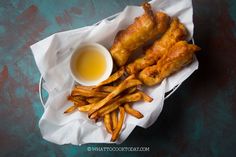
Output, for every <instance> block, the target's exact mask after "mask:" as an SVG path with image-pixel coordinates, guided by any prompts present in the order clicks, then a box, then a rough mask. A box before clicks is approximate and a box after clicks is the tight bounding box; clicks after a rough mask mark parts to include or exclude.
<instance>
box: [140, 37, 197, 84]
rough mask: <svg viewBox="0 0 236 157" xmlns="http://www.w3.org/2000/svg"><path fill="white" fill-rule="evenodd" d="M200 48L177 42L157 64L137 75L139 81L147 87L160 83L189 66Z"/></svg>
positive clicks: (184, 42)
mask: <svg viewBox="0 0 236 157" xmlns="http://www.w3.org/2000/svg"><path fill="white" fill-rule="evenodd" d="M199 50H200V48H199V47H198V46H196V45H193V44H188V43H187V42H186V41H179V42H177V43H176V44H175V45H174V46H172V47H171V48H170V49H169V51H168V52H167V53H165V54H164V55H163V57H162V58H161V59H160V60H159V61H158V62H157V64H156V65H153V66H149V67H147V68H145V69H144V70H142V71H141V72H140V73H139V79H140V80H141V81H142V82H143V83H144V84H145V85H148V86H153V85H156V84H159V83H161V81H162V80H163V79H165V78H166V77H168V76H170V75H171V74H172V73H174V72H176V71H178V70H180V69H181V68H183V67H184V66H185V65H187V64H189V63H190V62H191V61H192V59H193V56H194V53H195V52H196V51H199Z"/></svg>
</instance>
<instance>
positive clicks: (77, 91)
mask: <svg viewBox="0 0 236 157" xmlns="http://www.w3.org/2000/svg"><path fill="white" fill-rule="evenodd" d="M71 95H74V96H76V95H80V96H84V97H94V96H96V97H101V98H104V97H106V96H107V95H108V93H106V92H99V91H94V90H89V89H83V88H74V90H73V91H72V94H71Z"/></svg>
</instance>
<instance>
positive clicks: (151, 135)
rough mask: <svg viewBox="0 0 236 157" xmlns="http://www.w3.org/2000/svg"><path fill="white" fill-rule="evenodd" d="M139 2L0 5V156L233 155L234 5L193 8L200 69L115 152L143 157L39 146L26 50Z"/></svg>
mask: <svg viewBox="0 0 236 157" xmlns="http://www.w3.org/2000/svg"><path fill="white" fill-rule="evenodd" d="M141 2H142V0H132V1H131V0H114V1H112V0H89V1H87V0H71V1H68V2H66V1H63V0H51V1H38V0H1V1H0V116H1V118H0V156H14V157H15V156H22V157H23V156H34V157H43V156H50V157H53V156H61V157H64V156H84V157H86V156H101V155H104V156H120V155H124V154H125V155H126V156H144V155H146V156H162V157H164V156H168V157H169V156H175V157H178V156H181V157H182V156H186V157H187V156H191V157H195V156H196V157H199V156H201V157H204V156H207V157H210V156H213V157H220V156H225V157H231V156H232V157H233V156H235V155H236V149H235V146H236V91H235V90H236V71H235V70H236V25H235V24H236V2H235V1H234V0H230V1H226V0H215V1H212V0H193V8H194V23H195V34H194V38H195V42H196V43H197V44H198V45H199V46H200V47H202V51H201V52H200V53H199V54H198V55H197V56H198V59H199V61H200V67H199V70H198V71H197V72H195V73H194V74H193V75H192V76H191V77H190V78H189V79H188V80H187V81H186V82H185V83H184V84H183V85H182V86H181V87H180V88H179V89H178V90H177V92H176V93H175V94H173V95H172V96H171V97H170V98H169V99H168V100H167V101H166V102H165V106H164V109H163V111H162V113H161V115H160V117H159V118H158V120H157V121H156V123H155V124H154V125H153V126H151V127H150V128H148V129H142V128H136V129H135V130H134V132H133V133H132V134H131V135H130V136H129V137H128V139H127V140H126V141H125V142H124V143H123V144H121V145H120V146H130V147H135V146H143V147H149V149H150V151H149V152H89V151H87V148H88V147H91V146H93V147H95V146H99V147H103V146H114V147H115V146H116V145H104V144H87V145H84V146H80V147H79V146H72V145H63V146H59V145H56V144H53V143H50V142H47V141H45V140H44V139H42V137H41V134H40V131H39V128H38V121H39V119H40V117H41V115H42V113H43V108H42V106H41V104H40V101H39V96H38V81H39V77H40V74H39V71H38V69H37V67H36V64H35V62H34V59H33V55H32V53H31V50H30V49H29V46H30V45H31V44H33V43H35V42H37V41H39V40H41V39H43V38H45V37H47V36H49V35H51V34H53V33H55V32H58V31H64V30H70V29H75V28H79V27H83V26H87V25H91V24H93V23H95V22H97V21H99V20H101V19H103V18H105V17H107V16H110V15H112V14H114V13H117V12H119V11H121V10H122V9H123V8H124V7H125V6H126V5H130V4H134V5H138V4H140V3H141Z"/></svg>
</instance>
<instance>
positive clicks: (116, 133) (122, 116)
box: [111, 107, 125, 142]
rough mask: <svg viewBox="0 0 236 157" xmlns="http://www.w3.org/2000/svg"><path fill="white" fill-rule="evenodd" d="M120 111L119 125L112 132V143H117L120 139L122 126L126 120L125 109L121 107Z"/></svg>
mask: <svg viewBox="0 0 236 157" xmlns="http://www.w3.org/2000/svg"><path fill="white" fill-rule="evenodd" d="M119 111H120V117H119V120H118V124H117V126H116V128H115V130H114V131H113V132H112V137H111V141H113V142H114V141H116V140H117V138H118V137H119V134H120V131H121V129H122V125H123V122H124V119H125V109H124V107H119Z"/></svg>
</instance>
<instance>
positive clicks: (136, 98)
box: [90, 92, 143, 119]
mask: <svg viewBox="0 0 236 157" xmlns="http://www.w3.org/2000/svg"><path fill="white" fill-rule="evenodd" d="M142 98H143V97H142V93H141V92H137V93H134V94H130V95H125V96H123V97H121V98H119V99H118V100H117V101H115V102H114V103H111V104H108V105H106V106H104V107H102V108H100V109H99V110H97V111H96V112H94V113H93V114H92V115H91V116H90V119H97V118H98V117H103V116H104V115H106V114H107V113H110V112H112V111H114V110H116V109H117V108H118V107H119V106H120V105H122V104H124V103H129V102H136V101H139V100H141V99H142Z"/></svg>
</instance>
